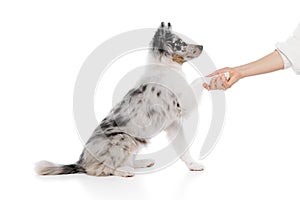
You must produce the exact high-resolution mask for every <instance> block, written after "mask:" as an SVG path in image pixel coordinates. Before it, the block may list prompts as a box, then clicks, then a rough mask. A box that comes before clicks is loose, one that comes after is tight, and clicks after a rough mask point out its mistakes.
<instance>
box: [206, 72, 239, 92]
mask: <svg viewBox="0 0 300 200" xmlns="http://www.w3.org/2000/svg"><path fill="white" fill-rule="evenodd" d="M226 72H228V73H229V78H228V79H226V77H225V75H224V73H226ZM213 76H216V77H213ZM207 77H213V78H212V79H211V80H210V83H209V84H207V83H204V84H203V87H204V88H205V89H207V90H227V89H229V88H230V87H231V86H232V85H233V84H235V83H236V82H237V81H238V80H240V79H241V78H242V74H241V73H240V71H239V70H238V68H230V67H225V68H223V69H219V70H216V71H215V72H213V73H211V74H209V75H208V76H207Z"/></svg>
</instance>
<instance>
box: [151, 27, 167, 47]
mask: <svg viewBox="0 0 300 200" xmlns="http://www.w3.org/2000/svg"><path fill="white" fill-rule="evenodd" d="M162 25H163V22H162V24H161V26H160V27H159V28H158V29H157V31H156V33H155V34H154V37H153V39H152V49H153V50H154V51H158V52H160V53H162V52H163V51H164V45H165V29H164V28H162Z"/></svg>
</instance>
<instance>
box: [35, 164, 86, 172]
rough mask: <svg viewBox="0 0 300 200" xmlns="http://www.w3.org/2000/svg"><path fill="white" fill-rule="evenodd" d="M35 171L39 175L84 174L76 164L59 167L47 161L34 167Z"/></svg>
mask: <svg viewBox="0 0 300 200" xmlns="http://www.w3.org/2000/svg"><path fill="white" fill-rule="evenodd" d="M35 171H36V173H37V174H39V175H61V174H76V173H85V170H84V169H83V168H82V167H80V166H79V165H77V164H71V165H59V164H54V163H51V162H48V161H40V162H38V163H37V164H36V166H35Z"/></svg>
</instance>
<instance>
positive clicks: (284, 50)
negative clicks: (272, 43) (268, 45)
mask: <svg viewBox="0 0 300 200" xmlns="http://www.w3.org/2000/svg"><path fill="white" fill-rule="evenodd" d="M276 48H277V50H278V52H279V53H280V55H281V57H282V60H283V62H284V64H285V66H284V67H285V68H288V67H289V66H291V67H292V68H293V69H294V71H295V72H296V74H300V23H299V25H298V27H297V28H296V30H295V32H294V34H293V36H291V37H289V38H288V39H287V40H286V41H285V42H279V43H277V44H276Z"/></svg>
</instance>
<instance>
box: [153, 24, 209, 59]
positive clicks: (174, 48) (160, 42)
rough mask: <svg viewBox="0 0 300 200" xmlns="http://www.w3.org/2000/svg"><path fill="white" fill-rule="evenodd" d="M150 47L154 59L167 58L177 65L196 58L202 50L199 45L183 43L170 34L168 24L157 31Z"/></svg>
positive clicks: (169, 25) (177, 37)
mask: <svg viewBox="0 0 300 200" xmlns="http://www.w3.org/2000/svg"><path fill="white" fill-rule="evenodd" d="M151 47H152V51H153V53H154V56H155V57H156V58H158V59H161V58H163V57H167V58H169V59H170V60H172V61H173V62H176V63H178V64H183V63H184V62H186V61H188V60H191V59H193V58H197V57H198V56H199V55H200V54H201V52H202V50H203V46H201V45H195V44H187V43H186V42H184V41H183V40H182V39H181V38H180V37H179V36H177V35H176V34H174V33H173V32H172V28H171V24H170V23H168V25H167V26H165V24H164V22H162V23H161V25H160V26H159V28H158V29H157V31H156V33H155V35H154V37H153V39H152V42H151Z"/></svg>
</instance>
